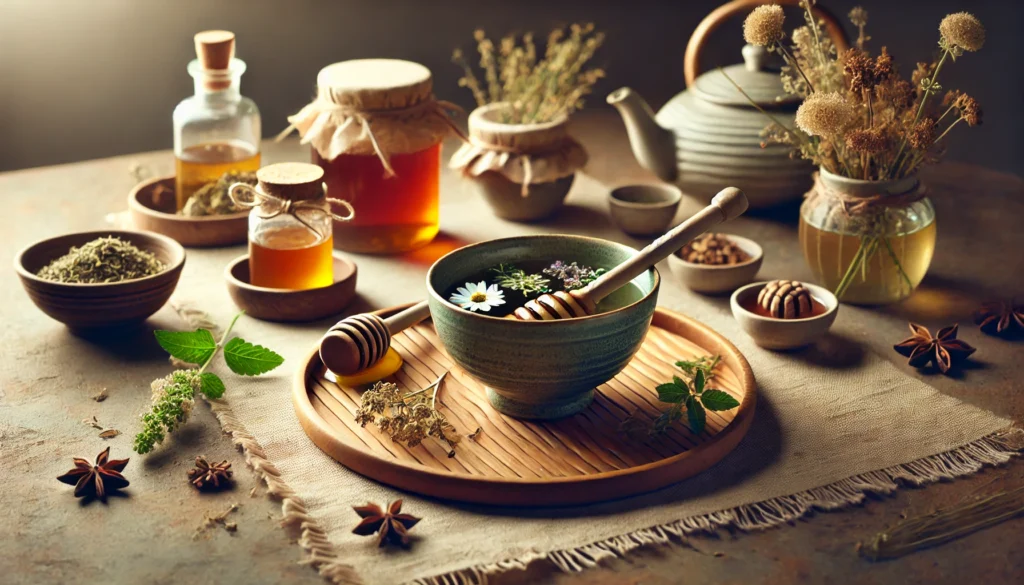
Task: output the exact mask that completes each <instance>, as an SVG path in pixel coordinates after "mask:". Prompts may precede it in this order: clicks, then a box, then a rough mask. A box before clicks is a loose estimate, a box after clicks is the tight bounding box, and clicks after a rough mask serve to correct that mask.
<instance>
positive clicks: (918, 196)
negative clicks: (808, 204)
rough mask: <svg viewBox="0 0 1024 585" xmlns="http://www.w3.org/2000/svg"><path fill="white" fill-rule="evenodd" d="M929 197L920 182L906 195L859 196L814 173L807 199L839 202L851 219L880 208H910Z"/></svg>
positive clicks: (874, 194)
mask: <svg viewBox="0 0 1024 585" xmlns="http://www.w3.org/2000/svg"><path fill="white" fill-rule="evenodd" d="M926 196H927V189H925V187H924V185H923V184H922V183H921V182H920V181H918V182H917V184H916V185H915V186H914V188H913V189H910V190H909V191H906V192H904V193H897V194H886V193H873V194H871V195H857V194H853V193H846V192H843V191H841V190H838V189H833V188H831V187H829V186H828V185H826V184H825V183H824V181H822V180H821V174H820V173H814V186H812V187H811V190H810V191H808V192H807V195H806V197H807V199H811V200H814V199H817V198H819V197H824V198H826V199H830V200H833V201H837V202H839V206H838V207H837V209H841V210H842V211H843V213H845V214H846V215H847V216H849V217H856V216H861V215H864V214H866V213H867V212H868V211H870V210H871V209H876V208H880V207H908V206H910V205H913V204H914V203H917V202H918V201H920V200H922V199H924V198H925V197H926Z"/></svg>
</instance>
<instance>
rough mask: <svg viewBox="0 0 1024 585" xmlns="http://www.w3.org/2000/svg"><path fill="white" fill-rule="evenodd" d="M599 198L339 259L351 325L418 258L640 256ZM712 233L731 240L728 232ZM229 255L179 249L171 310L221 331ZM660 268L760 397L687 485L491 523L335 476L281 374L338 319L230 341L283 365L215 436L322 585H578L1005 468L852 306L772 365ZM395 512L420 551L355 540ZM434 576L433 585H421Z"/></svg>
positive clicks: (412, 293) (475, 207) (462, 214)
mask: <svg viewBox="0 0 1024 585" xmlns="http://www.w3.org/2000/svg"><path fill="white" fill-rule="evenodd" d="M605 191H606V189H605V188H604V187H602V186H601V185H599V184H597V183H596V181H594V180H592V179H588V178H587V177H585V176H582V177H581V178H580V179H579V181H578V184H577V185H576V189H575V190H574V196H572V197H571V198H570V202H573V203H574V205H575V206H576V207H574V208H573V209H570V210H566V212H567V214H563V216H562V217H563V218H569V219H566V220H565V221H563V220H556V223H555V225H554V226H550V225H549V226H543V225H541V226H524V225H521V224H514V223H508V222H504V221H502V220H499V219H496V218H495V217H494V216H493V215H492V214H491V213H490V212H489V210H487V209H486V207H485V205H484V203H483V202H482V201H480V200H475V199H460V200H458V201H457V202H454V203H449V204H447V205H443V206H442V210H441V217H442V229H443V233H442V234H441V236H439V238H438V240H437V241H436V242H435V243H434V244H431V245H430V246H428V247H427V248H426V249H423V250H420V251H417V252H413V253H410V254H406V255H404V256H399V257H375V256H352V258H353V259H354V260H355V261H356V263H357V264H358V266H359V283H358V286H357V290H358V292H359V297H357V300H356V301H355V302H354V303H353V305H352V306H351V307H350V308H349V312H351V313H355V312H362V311H366V310H373V309H378V308H384V307H388V306H393V305H396V304H400V303H405V302H411V301H416V300H420V299H422V298H424V295H425V294H426V291H425V283H424V281H425V278H424V277H425V274H426V270H427V269H428V268H429V266H430V263H431V262H432V260H433V259H434V258H436V257H438V256H440V255H441V253H443V252H444V251H447V250H448V249H453V248H455V247H458V246H460V245H462V244H465V243H470V242H475V241H481V240H486V239H491V238H496V237H503V236H510V235H521V234H524V233H545V232H557V231H564V232H571V233H581V234H586V235H593V236H598V237H606V238H609V239H617V240H619V241H625V242H628V243H630V244H632V245H635V246H637V247H640V246H642V245H643V243H644V242H638V241H633V240H628V239H627V238H626V237H625V236H623V235H622V234H620V233H618V232H616V231H615V230H614V229H613V228H612V227H611V226H610V225H609V224H608V222H607V219H600V220H598V219H596V218H598V217H599V216H598V215H597V213H598V210H599V209H600V207H601V205H602V202H601V201H600V200H599V198H598V194H603V193H604V192H605ZM580 218H582V219H580ZM584 219H585V220H587V221H583V220H584ZM722 230H723V231H727V232H728V231H729V230H728V226H722ZM797 246H798V243H797V242H796V239H795V237H794V240H793V242H792V244H791V247H792V249H791V250H790V249H788V248H787V249H783V250H773V251H770V252H771V253H778V254H798V253H799V252H798V251H797V250H798V247H797ZM240 252H241V248H234V249H226V250H210V251H207V250H190V251H189V259H188V262H187V264H186V267H185V273H184V275H183V277H182V281H181V284H180V285H179V287H178V291H177V293H176V296H175V302H176V303H178V304H179V305H180V306H185V307H187V306H192V305H200V306H202V307H203V309H204V310H205V311H207V312H208V313H209V314H210V315H211V316H212V317H213V318H214V319H215V321H216V322H217V323H221V324H224V323H226V322H227V321H228V320H229V318H230V317H231V315H232V314H233V313H234V312H235V311H236V309H235V307H234V306H233V305H232V303H231V301H230V299H229V298H228V295H227V292H226V291H225V289H224V286H223V267H224V265H225V264H226V263H227V262H228V261H229V260H230V259H231V258H233V257H234V256H235V255H237V254H239V253H240ZM566 260H571V259H566ZM659 269H660V270H661V273H662V277H663V281H662V288H661V292H660V297H659V305H660V306H663V307H666V308H668V309H671V310H674V311H678V312H680V313H683V314H685V315H688V316H690V317H693V318H695V319H697V320H699V321H701V322H703V323H705V324H707V325H709V326H711V327H712V328H714V329H715V330H717V331H718V332H720V333H721V334H723V335H724V336H725V337H727V338H728V339H729V340H731V341H732V342H733V343H734V344H736V346H737V347H738V348H739V349H740V351H742V352H743V353H744V355H745V356H746V357H747V359H748V360H749V362H750V364H751V366H752V368H753V371H754V374H755V376H756V378H757V383H758V392H759V396H758V403H757V411H756V415H755V419H754V422H753V424H752V426H751V428H750V431H749V433H748V434H747V436H746V438H745V439H744V440H743V441H742V443H741V444H740V445H739V446H738V447H737V449H736V450H735V451H734V452H732V453H731V454H730V455H728V456H727V457H726V458H725V459H724V460H722V461H721V462H719V463H718V464H717V465H715V466H714V467H712V468H711V469H709V470H708V471H706V472H704V473H702V474H700V475H698V476H697V477H694V478H692V479H689V480H686V481H683V482H681V483H679V484H676V485H673V486H671V487H668V488H665V489H663V490H660V491H658V492H655V493H651V494H647V495H642V496H637V497H633V498H627V499H623V500H618V501H613V502H606V503H601V504H596V505H589V506H582V507H574V508H564V509H542V508H538V509H523V508H515V509H511V508H492V507H484V506H477V505H460V504H455V503H450V502H441V501H437V500H431V499H427V498H423V497H419V496H416V495H414V494H409V493H402V492H399V491H397V490H395V489H393V488H390V487H388V486H386V485H382V484H379V483H376V482H374V481H373V480H370V479H367V478H364V477H362V476H359V475H357V474H355V473H354V472H351V471H349V470H348V469H346V468H345V467H343V466H342V465H340V464H338V463H337V462H335V461H334V460H333V459H331V458H330V457H328V456H327V455H325V454H324V453H323V452H321V451H320V450H319V449H318V448H317V447H316V446H315V445H314V444H313V443H312V442H311V441H310V440H309V439H308V438H307V437H306V435H305V433H304V432H303V430H302V429H301V427H300V426H299V423H298V421H297V419H296V416H295V413H294V410H293V408H292V402H291V401H292V397H291V394H292V384H293V374H294V372H295V371H296V370H297V369H298V368H300V367H302V365H303V364H301V363H300V362H301V359H302V358H303V357H304V356H305V355H306V354H307V353H308V352H309V351H310V350H311V349H312V347H313V346H314V344H316V342H317V341H318V339H319V337H320V335H321V334H322V333H323V331H325V330H326V329H327V327H329V326H330V325H331V324H333V322H334V320H335V319H330V320H324V321H321V322H317V323H309V324H301V325H292V326H286V325H281V324H273V323H266V322H261V321H257V320H255V319H249V318H244V319H242V320H241V321H240V322H239V324H238V325H237V326H236V332H237V333H238V334H239V335H241V336H243V337H244V338H245V339H247V340H248V341H251V342H253V343H258V344H261V345H264V346H267V347H270V348H272V349H274V350H275V351H277V352H279V353H281V354H282V355H283V356H285V358H286V361H285V364H284V366H282V367H281V368H279V369H278V370H276V371H275V372H273V373H271V374H269V375H267V376H264V377H260V378H254V379H241V378H238V377H235V376H232V378H231V380H230V382H229V383H228V391H227V393H226V395H225V398H224V400H223V402H222V403H221V409H222V410H224V411H225V412H226V411H227V409H230V414H229V415H228V417H227V418H224V417H222V422H226V421H228V422H230V423H231V424H233V425H236V426H237V425H240V426H241V427H244V429H245V430H246V431H247V432H248V433H249V434H250V435H251V436H252V438H253V439H254V440H255V442H257V443H258V444H259V445H260V446H261V447H262V451H261V452H260V453H259V457H257V460H258V461H267V462H270V463H271V464H273V466H274V467H275V468H276V470H275V471H276V472H277V474H278V476H276V477H275V479H276V480H279V481H281V482H283V483H286V484H287V486H288V487H289V488H290V490H292V491H293V492H294V494H295V495H297V496H298V497H299V498H300V499H301V502H302V505H301V510H300V513H299V517H300V519H303V520H307V521H310V522H312V523H313V524H311V526H312V528H311V529H310V530H308V531H306V532H305V533H304V536H303V539H302V540H301V541H300V543H301V544H303V546H305V547H306V548H307V552H310V554H311V555H312V560H313V562H314V564H319V565H321V572H322V573H323V574H324V575H325V577H327V578H328V579H330V580H333V581H335V582H338V583H354V582H359V580H361V581H362V582H364V583H367V584H371V585H372V584H383V583H400V582H406V581H413V580H423V581H422V582H429V583H441V582H444V583H469V582H474V581H478V580H481V579H483V577H484V576H485V575H486V574H487V573H491V572H495V571H499V570H505V569H510V568H516V567H521V566H523V565H524V564H525V563H527V562H529V561H530V560H533V559H537V558H547V559H549V560H551V561H553V562H555V563H556V564H557V565H558V566H559V567H561V568H562V569H564V570H579V569H582V568H586V567H588V566H591V565H593V564H594V563H595V562H596V561H597V560H599V559H600V558H601V557H604V556H609V555H616V554H623V553H624V552H627V551H628V550H630V549H632V548H634V547H636V546H638V545H640V544H643V543H646V542H664V541H665V540H666V539H668V538H669V537H670V536H672V535H676V536H678V535H682V534H684V533H686V532H689V531H692V530H700V529H707V528H713V527H715V526H721V525H733V526H738V527H740V528H745V529H752V528H760V527H767V526H771V525H774V524H777V523H780V522H784V521H786V520H789V519H792V518H795V517H798V516H800V515H802V514H803V513H805V512H806V511H808V510H809V509H811V508H815V507H816V508H838V507H842V506H846V505H850V504H852V503H856V502H857V501H859V500H860V499H861V498H862V497H863V495H864V492H865V491H867V490H872V491H880V492H885V491H890V490H892V489H895V487H896V480H897V479H905V480H907V481H910V482H914V483H926V482H929V481H936V480H938V479H942V478H949V477H956V476H960V475H966V474H969V473H973V472H975V471H977V470H978V469H979V468H980V467H981V466H982V464H984V463H999V462H1002V461H1005V460H1006V459H1008V458H1009V456H1010V455H1009V452H1008V451H1002V450H1000V449H998V447H996V446H995V445H994V444H993V443H992V442H991V441H990V440H989V439H986V437H989V436H991V435H992V434H993V433H995V432H997V431H1000V430H1001V429H1004V428H1006V427H1007V426H1008V425H1009V421H1008V420H1005V419H1003V418H1001V417H998V416H996V415H994V414H992V413H989V412H987V411H984V410H981V409H978V408H975V407H972V406H970V405H967V404H964V403H962V402H961V401H959V400H956V399H954V398H950V397H947V396H945V395H943V394H941V393H939V392H938V391H936V390H935V389H934V388H932V387H930V386H928V385H927V384H925V383H923V382H921V381H918V380H916V379H913V378H911V377H909V376H906V375H904V374H902V373H901V372H900V371H899V370H898V369H897V367H896V366H894V365H893V364H891V363H890V362H889V361H887V360H885V359H883V358H882V357H880V356H877V355H875V354H874V353H872V352H871V351H870V350H867V349H863V348H862V347H861V346H860V345H859V344H858V343H857V342H856V340H855V339H853V338H851V336H850V335H848V334H847V333H846V331H847V330H851V329H855V327H852V325H853V324H854V323H855V322H856V320H857V315H858V313H860V312H862V311H864V310H865V309H858V308H851V307H848V306H843V307H841V309H840V314H839V317H838V320H837V323H836V325H835V326H834V327H833V334H831V335H830V336H829V337H827V338H825V339H824V340H822V341H821V342H819V343H818V344H817V345H816V346H815V347H813V348H809V349H805V350H801V351H796V352H771V351H767V350H763V349H760V348H758V347H757V346H756V345H754V343H753V342H752V341H751V340H750V338H748V337H747V336H746V335H745V334H744V333H743V332H742V331H740V329H739V328H738V325H737V324H736V322H735V320H734V319H733V318H732V316H731V314H730V311H729V307H728V298H727V297H704V296H700V295H697V294H695V293H692V292H690V291H688V290H685V289H683V288H682V287H681V285H679V284H678V283H677V282H676V281H674V279H673V278H672V277H671V274H670V273H669V271H668V269H667V266H664V265H662V266H659ZM779 276H785V275H779ZM219 373H222V374H225V375H228V376H230V375H231V374H230V373H224V372H219ZM653 391H654V390H653V389H652V392H653ZM216 408H217V405H215V409H216ZM219 414H220V413H219ZM397 498H403V499H404V500H405V505H404V507H403V511H406V512H409V513H411V514H414V515H416V516H420V517H422V518H424V520H423V521H422V522H420V523H419V524H418V525H417V526H416V527H415V529H414V530H413V531H412V534H414V535H416V536H417V539H416V540H415V543H414V545H413V547H412V549H411V550H409V551H401V552H398V551H389V550H387V549H379V548H377V547H376V545H375V542H374V541H373V539H369V538H364V537H359V536H356V535H353V534H351V529H352V528H353V527H354V526H355V524H356V523H357V521H358V518H357V516H356V514H355V513H354V512H353V511H352V508H351V507H352V506H353V505H359V504H363V503H365V502H367V501H372V502H378V503H382V504H384V503H386V502H388V501H392V500H394V499H397ZM296 501H298V500H296ZM285 512H286V515H287V514H288V513H289V504H288V503H286V505H285ZM325 551H333V552H332V553H328V552H325ZM325 555H326V556H325ZM349 567H351V569H349ZM437 576H445V577H446V579H447V580H446V581H441V580H440V579H437V580H432V579H431V578H434V577H437Z"/></svg>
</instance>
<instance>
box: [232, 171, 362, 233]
mask: <svg viewBox="0 0 1024 585" xmlns="http://www.w3.org/2000/svg"><path fill="white" fill-rule="evenodd" d="M323 187H324V190H323V193H324V194H323V196H321V197H317V198H315V199H300V200H297V201H295V200H292V199H282V198H280V197H275V196H273V195H270V194H267V193H264V192H263V191H260V190H259V189H257V188H256V187H253V186H252V185H248V184H246V183H235V184H234V185H231V188H230V189H228V195H229V196H230V197H231V200H232V201H234V202H235V205H237V206H239V207H244V208H246V209H256V210H257V211H256V214H257V215H258V216H259V217H260V218H261V219H271V218H274V217H277V216H279V215H285V214H287V215H291V216H292V217H294V218H295V219H296V221H298V222H299V223H301V224H302V225H304V226H306V228H308V229H309V231H311V232H313V233H314V234H316V235H318V236H320V237H323V234H321V233H320V232H319V231H317V230H316V228H314V227H313V226H312V225H310V224H311V223H315V222H317V221H318V220H321V219H323V218H324V217H328V216H329V217H330V218H331V219H333V220H334V221H350V220H351V219H352V218H353V217H355V215H356V211H355V209H353V208H352V204H351V203H349V202H348V201H345V200H344V199H333V198H331V197H328V196H327V184H326V183H324V184H323ZM325 201H326V202H327V203H329V204H331V205H341V206H342V207H344V208H345V209H346V210H347V211H348V214H347V215H344V216H342V215H338V214H337V213H334V212H333V211H328V210H326V209H324V208H323V203H324V202H325ZM303 216H305V219H303Z"/></svg>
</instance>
